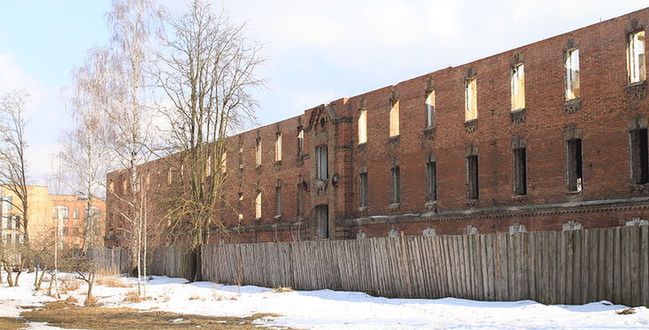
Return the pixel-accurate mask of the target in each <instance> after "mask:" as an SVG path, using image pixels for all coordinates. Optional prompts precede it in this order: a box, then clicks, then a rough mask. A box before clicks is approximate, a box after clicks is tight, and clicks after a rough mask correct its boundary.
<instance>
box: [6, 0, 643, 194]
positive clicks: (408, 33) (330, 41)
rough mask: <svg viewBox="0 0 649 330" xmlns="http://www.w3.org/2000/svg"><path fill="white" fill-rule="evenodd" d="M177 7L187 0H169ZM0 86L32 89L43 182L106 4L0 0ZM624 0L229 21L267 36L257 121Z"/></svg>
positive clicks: (406, 6) (278, 7) (362, 3)
mask: <svg viewBox="0 0 649 330" xmlns="http://www.w3.org/2000/svg"><path fill="white" fill-rule="evenodd" d="M162 3H164V4H165V5H167V6H168V7H169V8H170V9H171V10H172V11H173V10H178V8H180V6H182V3H183V1H181V0H163V1H162ZM2 5H3V8H2V11H0V93H4V92H5V91H8V90H10V89H13V88H26V89H28V90H29V91H30V92H31V94H32V100H31V102H30V104H29V109H30V118H31V121H32V122H31V126H30V133H29V143H30V151H29V157H30V158H29V161H30V164H31V178H32V179H33V181H34V182H36V183H45V179H46V176H47V174H48V172H49V171H50V169H51V159H52V155H53V154H54V153H55V152H56V151H57V148H58V140H59V136H60V135H61V131H62V130H63V129H65V128H66V127H68V126H69V125H70V120H69V111H68V109H67V108H66V104H65V100H64V99H63V98H62V97H61V94H62V92H61V91H62V88H64V87H65V86H67V85H69V83H70V76H71V75H70V72H71V70H72V68H73V67H74V66H75V65H79V64H80V63H81V62H82V61H83V58H84V56H85V53H86V50H87V49H89V48H91V47H93V46H101V45H103V44H105V42H106V40H107V35H108V32H107V28H106V24H105V19H104V18H105V12H106V11H107V10H108V9H109V7H110V1H109V0H103V1H98V0H93V1H79V0H76V1H75V0H39V1H37V0H5V1H3V4H2ZM648 5H649V1H646V0H644V1H641V0H626V1H610V0H608V1H606V0H591V1H577V0H544V1H540V0H519V1H506V0H497V1H460V0H457V1H449V0H447V1H437V0H428V1H424V0H421V1H420V0H403V1H398V0H391V1H387V0H372V1H369V0H356V1H350V0H348V1H342V0H326V1H325V0H312V1H288V0H273V1H259V0H237V1H235V0H225V1H219V2H217V8H220V7H224V8H226V9H227V10H228V11H229V13H230V15H231V17H232V19H233V21H235V22H241V23H243V22H246V23H247V35H248V36H249V38H250V39H254V40H257V41H259V42H261V43H262V44H263V45H264V47H265V54H266V56H267V58H268V59H269V60H268V62H267V64H266V65H265V66H264V67H263V69H262V71H261V72H260V74H261V75H263V76H264V77H266V78H267V79H268V84H267V89H266V90H263V91H259V92H258V93H257V95H256V96H257V99H258V100H259V104H260V107H259V109H258V111H257V114H258V123H259V124H268V123H272V122H274V121H277V120H281V119H284V118H287V117H291V116H295V115H298V114H300V113H302V111H303V110H304V109H307V108H311V107H313V106H316V105H319V104H323V103H328V102H329V101H332V100H334V99H338V98H340V97H345V96H353V95H356V94H360V93H363V92H365V91H369V90H373V89H376V88H379V87H382V86H386V85H390V84H395V83H398V82H399V81H403V80H406V79H409V78H412V77H415V76H419V75H422V74H425V73H428V72H431V71H435V70H438V69H441V68H444V67H447V66H450V65H452V66H456V65H460V64H463V63H466V62H470V61H473V60H477V59H480V58H482V57H485V56H489V55H492V54H496V53H499V52H502V51H506V50H508V49H511V48H514V47H518V46H522V45H525V44H528V43H531V42H535V41H538V40H542V39H545V38H549V37H552V36H554V35H557V34H560V33H564V32H568V31H571V30H574V29H577V28H580V27H583V26H586V25H589V24H593V23H597V22H599V21H600V20H606V19H609V18H613V17H616V16H619V15H623V14H626V13H629V12H631V11H635V10H638V9H641V8H643V7H646V6H648Z"/></svg>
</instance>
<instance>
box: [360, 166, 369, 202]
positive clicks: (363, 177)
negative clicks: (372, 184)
mask: <svg viewBox="0 0 649 330" xmlns="http://www.w3.org/2000/svg"><path fill="white" fill-rule="evenodd" d="M359 179H360V187H359V188H360V189H359V190H360V196H359V197H360V198H359V200H360V206H361V207H367V191H368V190H367V172H362V173H360V174H359Z"/></svg>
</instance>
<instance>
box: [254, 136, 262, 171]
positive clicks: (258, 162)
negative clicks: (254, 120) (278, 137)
mask: <svg viewBox="0 0 649 330" xmlns="http://www.w3.org/2000/svg"><path fill="white" fill-rule="evenodd" d="M255 164H256V165H257V166H261V139H260V138H257V143H256V145H255Z"/></svg>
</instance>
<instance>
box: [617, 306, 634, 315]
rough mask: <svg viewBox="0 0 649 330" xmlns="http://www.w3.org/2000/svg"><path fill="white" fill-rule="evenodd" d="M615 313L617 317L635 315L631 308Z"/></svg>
mask: <svg viewBox="0 0 649 330" xmlns="http://www.w3.org/2000/svg"><path fill="white" fill-rule="evenodd" d="M615 313H616V314H617V315H631V314H635V309H634V308H632V307H627V308H625V309H623V310H621V311H616V312H615Z"/></svg>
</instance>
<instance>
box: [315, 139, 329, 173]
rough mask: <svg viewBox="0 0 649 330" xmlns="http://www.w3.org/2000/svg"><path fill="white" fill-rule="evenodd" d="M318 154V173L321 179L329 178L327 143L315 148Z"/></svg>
mask: <svg viewBox="0 0 649 330" xmlns="http://www.w3.org/2000/svg"><path fill="white" fill-rule="evenodd" d="M315 154H316V175H317V178H318V179H320V180H328V179H329V169H328V151H327V145H326V144H323V145H320V146H317V147H316V149H315Z"/></svg>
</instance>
